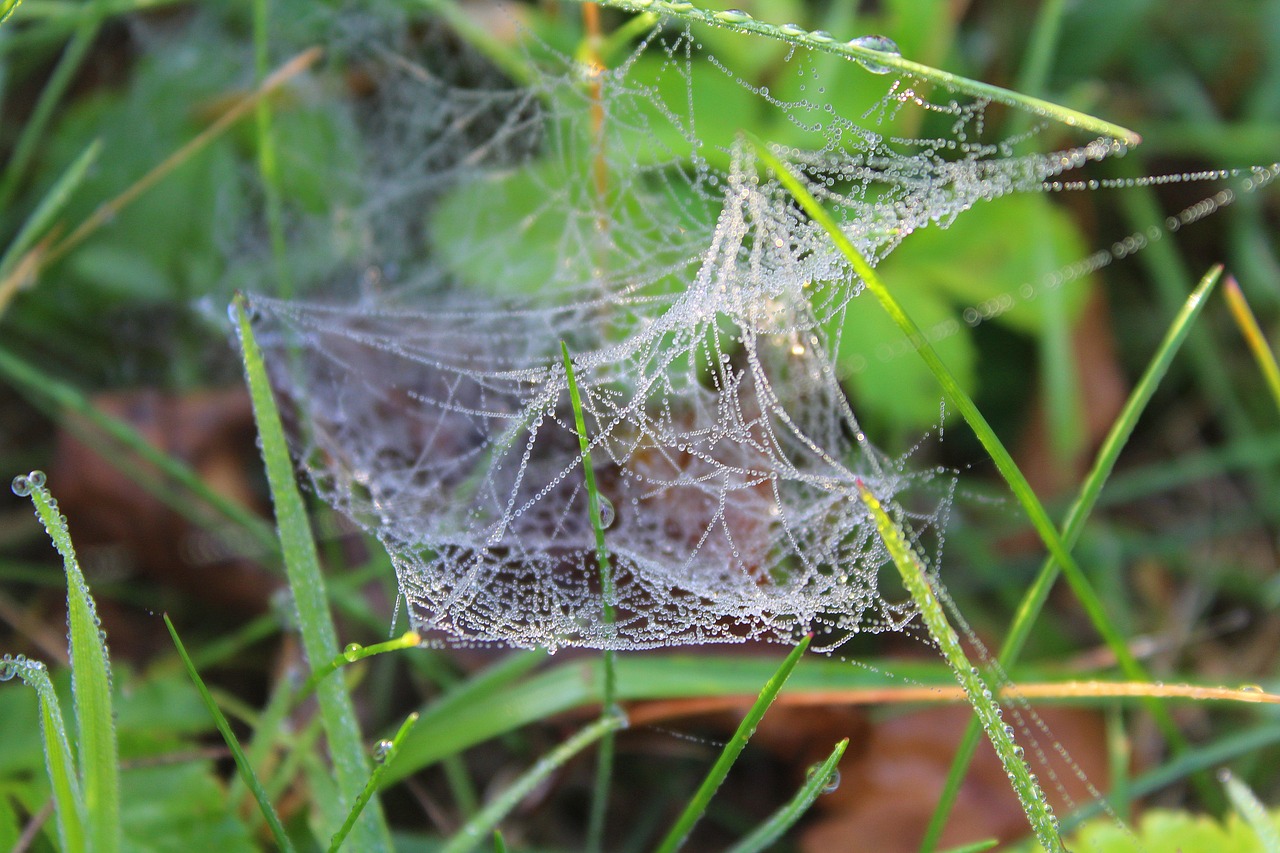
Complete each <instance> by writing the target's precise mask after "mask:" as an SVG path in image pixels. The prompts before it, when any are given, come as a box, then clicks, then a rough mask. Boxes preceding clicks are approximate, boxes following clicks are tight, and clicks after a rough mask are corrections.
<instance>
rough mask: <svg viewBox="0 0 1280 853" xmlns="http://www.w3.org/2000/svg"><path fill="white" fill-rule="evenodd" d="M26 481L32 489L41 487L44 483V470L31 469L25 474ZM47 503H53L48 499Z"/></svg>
mask: <svg viewBox="0 0 1280 853" xmlns="http://www.w3.org/2000/svg"><path fill="white" fill-rule="evenodd" d="M27 482H29V483H30V484H31V488H33V489H40V488H43V487H44V483H45V477H44V472H43V471H40V470H36V471H32V472H31V473H30V474H28V475H27ZM49 503H50V504H51V505H52V504H53V502H52V501H50V502H49Z"/></svg>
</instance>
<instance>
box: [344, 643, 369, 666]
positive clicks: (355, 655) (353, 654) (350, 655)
mask: <svg viewBox="0 0 1280 853" xmlns="http://www.w3.org/2000/svg"><path fill="white" fill-rule="evenodd" d="M363 651H364V646H362V645H360V644H359V643H348V644H347V647H346V648H345V649H343V650H342V656H343V657H344V658H346V659H347V660H348V661H349V662H354V661H358V660H360V653H361V652H363Z"/></svg>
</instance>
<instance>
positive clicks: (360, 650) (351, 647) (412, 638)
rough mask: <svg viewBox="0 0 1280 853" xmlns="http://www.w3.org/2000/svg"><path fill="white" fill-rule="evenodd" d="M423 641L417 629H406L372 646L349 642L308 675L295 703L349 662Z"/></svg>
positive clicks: (406, 647) (399, 649) (407, 647)
mask: <svg viewBox="0 0 1280 853" xmlns="http://www.w3.org/2000/svg"><path fill="white" fill-rule="evenodd" d="M421 642H422V637H421V636H420V635H419V634H418V632H417V631H405V632H404V633H403V634H401V635H400V636H399V637H396V638H395V639H394V640H386V641H385V642H381V643H375V644H374V645H372V646H362V645H360V644H359V643H348V644H347V646H346V648H344V649H343V650H342V652H341V654H337V655H334V656H333V657H332V658H330V659H329V661H328V662H327V663H325V664H324V665H322V666H319V667H316V668H315V669H313V670H312V671H311V675H309V676H307V680H306V681H305V682H303V684H302V687H300V688H299V689H298V693H297V695H296V696H295V697H294V700H293V704H295V705H296V704H297V703H299V702H301V701H302V700H304V699H306V698H307V697H308V696H310V695H311V694H312V693H313V692H314V691H315V689H316V687H317V685H319V684H320V682H321V681H323V680H324V679H325V678H327V677H329V676H330V675H332V674H333V673H335V672H337V671H338V670H339V669H341V668H342V667H344V666H346V665H347V664H351V663H355V662H356V661H358V660H364V659H365V658H368V657H373V656H374V655H380V654H383V653H385V652H398V651H402V650H404V649H412V648H415V647H416V646H417V645H418V644H419V643H421Z"/></svg>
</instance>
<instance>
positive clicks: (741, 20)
mask: <svg viewBox="0 0 1280 853" xmlns="http://www.w3.org/2000/svg"><path fill="white" fill-rule="evenodd" d="M715 19H716V20H717V21H723V22H724V23H726V24H745V23H746V22H747V21H750V20H751V16H750V15H748V14H747V13H746V12H744V11H742V10H741V9H726V10H725V11H723V12H716V13H715Z"/></svg>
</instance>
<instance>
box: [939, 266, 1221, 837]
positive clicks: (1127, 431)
mask: <svg viewBox="0 0 1280 853" xmlns="http://www.w3.org/2000/svg"><path fill="white" fill-rule="evenodd" d="M1221 275H1222V267H1220V266H1215V267H1212V268H1211V269H1210V270H1209V271H1208V272H1206V273H1205V274H1204V276H1203V277H1202V278H1201V279H1200V283H1199V284H1198V285H1197V286H1196V288H1195V290H1193V291H1192V292H1191V295H1190V296H1188V297H1187V300H1186V302H1184V303H1183V305H1182V308H1181V310H1179V312H1178V314H1177V316H1175V317H1174V318H1173V322H1171V323H1170V324H1169V328H1168V330H1167V331H1166V332H1165V336H1164V339H1163V340H1162V341H1161V342H1160V346H1158V347H1157V348H1156V351H1155V354H1154V355H1153V356H1152V358H1151V361H1150V362H1149V363H1148V365H1147V369H1146V370H1145V371H1143V374H1142V378H1141V379H1139V380H1138V384H1137V385H1135V386H1134V389H1133V391H1132V392H1131V393H1130V394H1129V398H1128V399H1127V400H1126V401H1125V404H1124V407H1123V408H1122V409H1121V410H1120V414H1119V415H1118V416H1117V417H1116V419H1115V422H1114V423H1113V424H1112V425H1111V429H1110V430H1109V431H1108V432H1107V437H1106V438H1105V439H1104V440H1103V442H1102V446H1101V447H1100V448H1099V449H1098V455H1097V457H1096V458H1095V460H1094V463H1093V467H1092V468H1091V469H1090V470H1089V474H1088V475H1087V476H1086V477H1085V479H1084V483H1083V485H1081V487H1080V492H1079V494H1078V495H1077V496H1076V499H1075V500H1074V501H1073V502H1072V504H1071V507H1070V509H1068V510H1067V515H1066V519H1065V520H1064V521H1063V524H1062V541H1063V543H1064V544H1065V545H1066V547H1068V548H1070V547H1073V546H1074V545H1075V543H1076V541H1077V540H1078V539H1079V538H1080V534H1081V533H1082V532H1083V531H1084V525H1085V522H1086V521H1087V520H1088V518H1089V515H1090V513H1092V512H1093V508H1094V506H1096V505H1097V502H1098V498H1099V496H1100V495H1101V494H1102V488H1103V486H1104V485H1105V484H1106V482H1107V479H1108V478H1109V477H1110V476H1111V472H1112V471H1113V470H1114V468H1115V464H1116V460H1117V459H1119V457H1120V451H1121V450H1122V449H1124V446H1125V444H1126V443H1127V442H1128V440H1129V436H1130V435H1132V434H1133V430H1134V427H1135V426H1137V423H1138V419H1139V418H1140V417H1141V416H1142V413H1143V412H1144V411H1145V410H1146V407H1147V404H1148V403H1149V402H1151V398H1152V397H1153V396H1154V395H1155V392H1156V388H1158V387H1159V385H1160V381H1161V380H1162V379H1163V378H1164V376H1165V374H1166V373H1167V372H1168V370H1169V365H1170V364H1171V363H1172V362H1173V359H1174V356H1176V355H1177V354H1178V351H1179V350H1180V349H1181V348H1182V344H1183V342H1184V341H1185V340H1186V339H1187V335H1188V334H1190V332H1191V329H1192V327H1193V326H1194V324H1195V320H1196V318H1197V317H1199V316H1200V312H1201V311H1202V310H1203V309H1204V306H1205V305H1206V304H1207V303H1208V300H1209V295H1210V293H1212V292H1213V288H1214V286H1215V285H1216V284H1217V282H1218V279H1219V278H1220V277H1221ZM1056 577H1057V567H1056V564H1055V562H1054V560H1053V558H1052V557H1049V558H1048V559H1046V560H1045V562H1044V564H1043V565H1042V566H1041V567H1040V572H1039V573H1038V574H1037V575H1036V579H1035V580H1034V581H1033V582H1032V584H1031V586H1030V587H1028V589H1027V591H1026V593H1025V594H1024V595H1023V598H1022V601H1021V603H1019V605H1018V610H1017V613H1016V614H1015V616H1014V619H1013V623H1012V624H1011V625H1010V627H1009V633H1008V635H1007V636H1006V637H1005V640H1004V643H1003V644H1002V645H1001V647H1000V651H999V653H998V655H997V658H996V659H997V661H998V662H999V664H1000V665H1001V666H1002V667H1004V668H1005V669H1008V668H1009V667H1011V666H1013V664H1014V663H1015V662H1016V661H1017V659H1018V656H1019V654H1020V653H1021V652H1022V647H1023V646H1024V645H1025V644H1026V641H1027V637H1028V636H1030V633H1031V628H1032V625H1033V624H1034V623H1035V619H1036V617H1037V616H1038V615H1039V613H1040V610H1041V609H1042V608H1043V607H1044V603H1045V601H1046V600H1047V599H1048V597H1049V591H1050V589H1051V587H1052V586H1053V581H1054V579H1055V578H1056ZM978 737H979V729H978V725H977V721H976V720H974V721H971V722H970V723H969V727H968V729H967V730H966V732H965V735H964V738H963V739H962V740H961V742H960V746H959V748H958V749H957V750H956V757H955V759H954V761H953V762H952V765H951V772H950V774H949V775H948V777H947V783H946V785H945V786H944V787H943V791H942V795H941V796H940V797H939V799H938V805H937V807H936V808H935V810H934V814H933V817H932V819H931V820H930V822H929V827H928V829H927V831H926V833H925V839H924V843H923V844H922V846H921V849H922V850H931V849H933V847H934V846H935V845H936V844H937V839H938V838H939V836H940V835H941V833H942V829H943V827H944V826H945V824H946V819H947V815H948V814H949V813H950V811H951V807H952V805H953V804H954V803H955V798H956V796H957V795H958V794H959V791H960V785H961V783H962V782H963V781H964V776H965V773H966V772H967V771H968V768H969V762H970V761H971V760H972V758H973V751H974V749H975V748H976V747H977V744H978Z"/></svg>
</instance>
